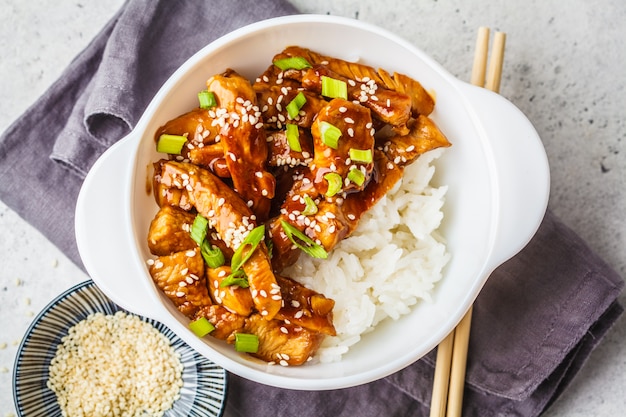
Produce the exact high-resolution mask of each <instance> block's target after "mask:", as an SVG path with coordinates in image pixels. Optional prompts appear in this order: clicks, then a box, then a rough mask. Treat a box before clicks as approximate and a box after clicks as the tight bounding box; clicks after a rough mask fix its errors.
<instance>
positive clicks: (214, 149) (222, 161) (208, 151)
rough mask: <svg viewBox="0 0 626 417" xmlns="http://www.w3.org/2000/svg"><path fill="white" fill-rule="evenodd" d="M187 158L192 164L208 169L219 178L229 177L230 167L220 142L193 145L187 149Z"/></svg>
mask: <svg viewBox="0 0 626 417" xmlns="http://www.w3.org/2000/svg"><path fill="white" fill-rule="evenodd" d="M187 159H188V160H189V162H191V163H192V164H196V165H199V166H201V167H203V168H206V169H208V170H209V171H211V172H212V173H214V174H215V175H217V176H218V177H221V178H230V177H231V175H230V169H229V168H228V164H227V163H226V157H224V144H223V143H222V142H218V143H214V144H212V145H207V146H195V147H193V148H191V149H189V150H187Z"/></svg>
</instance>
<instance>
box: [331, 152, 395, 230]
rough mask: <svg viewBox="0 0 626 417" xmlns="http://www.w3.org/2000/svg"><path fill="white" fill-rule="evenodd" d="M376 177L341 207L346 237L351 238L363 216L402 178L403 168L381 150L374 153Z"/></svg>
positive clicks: (349, 196)
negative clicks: (346, 229) (346, 230)
mask: <svg viewBox="0 0 626 417" xmlns="http://www.w3.org/2000/svg"><path fill="white" fill-rule="evenodd" d="M374 161H375V166H376V168H375V170H374V171H375V175H374V176H373V177H372V180H371V181H370V182H369V184H367V187H366V188H365V190H363V192H362V193H359V194H350V195H348V196H347V197H346V198H345V200H344V201H343V204H342V206H341V212H342V217H340V218H341V219H342V220H343V221H344V222H345V223H344V224H345V226H346V227H347V228H348V232H347V234H346V236H350V234H351V233H352V231H354V229H355V228H356V226H357V224H358V221H359V219H360V218H361V216H362V215H363V214H364V213H365V212H366V211H368V210H369V209H370V208H372V207H373V206H374V204H376V203H377V202H378V201H379V200H380V199H381V198H383V197H384V196H385V195H386V194H387V192H388V191H389V190H390V189H392V188H393V186H394V185H396V183H397V182H398V181H399V180H400V179H401V178H402V173H403V172H404V169H403V166H399V165H397V164H394V163H393V162H392V161H390V160H389V158H388V157H387V156H386V155H385V154H384V153H383V152H382V151H380V150H376V151H375V152H374Z"/></svg>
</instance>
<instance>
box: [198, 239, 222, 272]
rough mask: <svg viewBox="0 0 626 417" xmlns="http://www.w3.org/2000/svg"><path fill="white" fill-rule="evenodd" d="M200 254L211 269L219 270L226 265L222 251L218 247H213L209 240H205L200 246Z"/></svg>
mask: <svg viewBox="0 0 626 417" xmlns="http://www.w3.org/2000/svg"><path fill="white" fill-rule="evenodd" d="M200 254H201V255H202V258H203V259H204V262H206V264H207V265H208V266H209V268H219V267H220V266H222V265H224V264H225V263H226V259H225V258H224V253H222V250H221V249H220V248H218V247H217V246H213V245H211V242H209V241H208V240H205V241H204V242H202V244H201V245H200Z"/></svg>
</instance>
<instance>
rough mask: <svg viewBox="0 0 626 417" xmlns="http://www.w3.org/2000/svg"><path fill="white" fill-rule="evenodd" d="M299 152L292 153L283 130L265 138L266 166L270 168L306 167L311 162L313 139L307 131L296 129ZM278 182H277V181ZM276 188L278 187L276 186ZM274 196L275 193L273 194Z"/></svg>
mask: <svg viewBox="0 0 626 417" xmlns="http://www.w3.org/2000/svg"><path fill="white" fill-rule="evenodd" d="M298 130H299V133H300V136H299V139H300V148H301V151H300V152H298V151H294V150H293V149H291V148H290V147H289V144H288V143H287V133H286V131H284V130H278V131H275V132H272V133H271V134H270V135H269V136H268V137H267V143H268V144H269V151H270V152H269V153H270V156H269V159H268V161H267V162H268V165H269V166H272V167H282V166H287V167H292V168H293V167H296V166H308V165H309V164H310V163H311V161H313V158H312V156H313V139H312V138H311V135H310V132H309V130H305V129H301V128H298ZM277 181H278V180H277ZM277 187H278V185H277ZM275 195H276V193H275Z"/></svg>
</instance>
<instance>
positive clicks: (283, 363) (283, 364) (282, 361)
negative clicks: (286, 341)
mask: <svg viewBox="0 0 626 417" xmlns="http://www.w3.org/2000/svg"><path fill="white" fill-rule="evenodd" d="M278 363H280V365H281V366H289V363H287V361H286V360H281V361H280V362H278Z"/></svg>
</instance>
